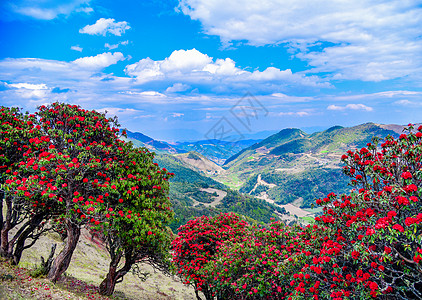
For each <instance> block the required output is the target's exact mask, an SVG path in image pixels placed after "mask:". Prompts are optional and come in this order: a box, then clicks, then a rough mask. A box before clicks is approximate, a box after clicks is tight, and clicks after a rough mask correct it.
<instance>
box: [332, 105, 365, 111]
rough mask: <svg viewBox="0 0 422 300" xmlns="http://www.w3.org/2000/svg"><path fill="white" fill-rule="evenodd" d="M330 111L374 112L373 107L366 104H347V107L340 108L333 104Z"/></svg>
mask: <svg viewBox="0 0 422 300" xmlns="http://www.w3.org/2000/svg"><path fill="white" fill-rule="evenodd" d="M327 109H328V110H337V111H344V110H364V111H373V108H372V107H369V106H366V105H365V104H347V105H346V106H338V105H334V104H331V105H329V106H328V107H327Z"/></svg>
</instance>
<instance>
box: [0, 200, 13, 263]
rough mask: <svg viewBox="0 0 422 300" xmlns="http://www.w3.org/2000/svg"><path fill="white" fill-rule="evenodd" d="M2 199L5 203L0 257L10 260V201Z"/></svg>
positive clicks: (0, 238)
mask: <svg viewBox="0 0 422 300" xmlns="http://www.w3.org/2000/svg"><path fill="white" fill-rule="evenodd" d="M4 199H5V201H6V219H5V220H4V222H3V223H4V224H2V228H1V232H0V240H1V242H0V255H1V256H2V257H6V258H11V253H10V252H9V231H10V229H12V201H11V199H10V198H8V197H4ZM2 204H3V199H2ZM2 209H3V208H2ZM2 216H3V211H2Z"/></svg>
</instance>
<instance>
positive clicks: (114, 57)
mask: <svg viewBox="0 0 422 300" xmlns="http://www.w3.org/2000/svg"><path fill="white" fill-rule="evenodd" d="M124 59H125V57H124V55H123V54H122V53H121V52H114V53H110V52H105V53H102V54H98V55H96V56H86V57H81V58H78V59H76V60H75V61H73V63H74V64H76V65H78V66H79V67H82V68H88V69H103V68H106V67H108V66H110V65H113V64H115V63H117V62H118V61H120V60H124Z"/></svg>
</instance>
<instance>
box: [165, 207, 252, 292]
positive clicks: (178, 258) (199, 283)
mask: <svg viewBox="0 0 422 300" xmlns="http://www.w3.org/2000/svg"><path fill="white" fill-rule="evenodd" d="M246 227H247V223H246V222H245V221H243V220H241V219H240V217H239V216H237V215H235V214H220V215H218V216H215V217H212V218H209V217H206V216H202V217H200V218H196V219H194V220H190V221H189V222H188V223H187V224H186V225H184V226H182V227H181V228H180V231H179V234H178V237H177V238H176V239H175V240H174V241H173V243H172V246H173V250H174V254H173V261H174V263H175V265H176V267H177V268H178V273H179V275H180V276H181V277H182V278H183V279H184V282H185V283H186V284H192V285H193V286H194V287H195V293H196V296H197V298H198V299H200V297H199V293H198V291H202V292H203V293H204V295H205V297H206V299H213V298H214V295H215V293H213V289H212V286H211V285H210V282H209V280H208V270H207V269H206V268H205V266H206V265H207V264H208V263H211V264H212V263H213V262H214V260H215V257H216V256H217V254H218V252H219V249H220V247H221V246H222V245H224V243H225V242H227V241H229V240H230V241H233V242H234V241H237V240H241V238H242V236H244V235H245V234H246Z"/></svg>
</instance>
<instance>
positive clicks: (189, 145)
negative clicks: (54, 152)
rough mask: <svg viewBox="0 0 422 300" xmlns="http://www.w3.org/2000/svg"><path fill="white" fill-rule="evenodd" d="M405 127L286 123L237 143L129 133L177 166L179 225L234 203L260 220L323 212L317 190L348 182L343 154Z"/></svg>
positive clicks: (174, 188)
mask: <svg viewBox="0 0 422 300" xmlns="http://www.w3.org/2000/svg"><path fill="white" fill-rule="evenodd" d="M403 128H404V127H403V126H400V125H382V124H375V123H366V124H361V125H357V126H353V127H342V126H334V127H331V128H329V129H327V130H324V131H320V132H314V133H311V134H308V133H306V132H304V131H302V130H300V129H297V128H287V129H283V130H281V131H279V132H277V133H275V134H272V135H270V136H268V137H267V138H265V139H263V140H244V141H239V142H237V143H230V142H224V141H218V140H201V141H197V142H178V143H173V144H170V143H166V142H160V141H156V140H154V139H152V138H150V137H148V136H146V135H143V134H142V133H134V132H130V131H128V138H129V140H131V141H132V142H134V143H135V145H137V146H144V147H147V148H149V149H151V150H152V151H155V152H156V153H157V156H156V161H157V162H158V163H159V164H160V166H162V167H166V168H167V169H168V170H170V171H171V172H174V173H175V174H176V176H175V178H174V179H173V180H172V182H171V199H172V201H173V202H174V206H175V211H176V214H177V215H178V218H179V221H178V222H177V225H180V224H183V222H184V221H187V219H189V218H190V217H193V216H197V215H201V214H207V215H211V214H214V213H217V212H219V211H230V210H232V211H236V212H239V213H242V214H244V215H247V216H248V217H250V218H252V219H255V220H258V221H266V220H269V218H270V217H278V218H281V219H283V218H284V219H286V216H285V215H283V214H284V213H285V210H287V211H288V212H290V213H291V214H292V215H297V216H306V215H308V214H312V213H318V212H319V210H318V209H316V210H314V209H312V207H313V203H314V202H315V200H316V199H317V198H320V197H324V196H325V195H327V194H328V193H330V192H335V193H337V194H341V193H346V192H347V191H348V190H349V189H350V186H349V185H348V182H349V179H348V178H347V177H346V176H345V175H343V174H342V171H341V167H342V164H341V161H340V157H341V155H342V154H344V153H345V152H346V151H347V150H350V149H352V150H353V149H357V148H361V147H364V146H366V144H367V143H370V142H371V141H372V139H373V137H378V138H381V139H383V138H385V137H386V136H387V135H392V136H394V137H398V135H399V134H400V133H402V131H403ZM290 219H291V218H290ZM175 227H176V226H175Z"/></svg>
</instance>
